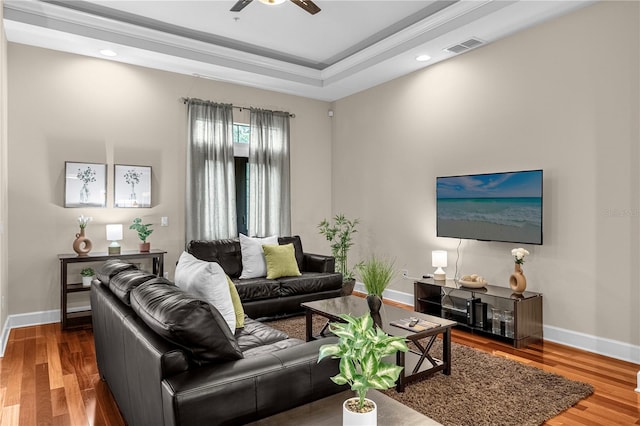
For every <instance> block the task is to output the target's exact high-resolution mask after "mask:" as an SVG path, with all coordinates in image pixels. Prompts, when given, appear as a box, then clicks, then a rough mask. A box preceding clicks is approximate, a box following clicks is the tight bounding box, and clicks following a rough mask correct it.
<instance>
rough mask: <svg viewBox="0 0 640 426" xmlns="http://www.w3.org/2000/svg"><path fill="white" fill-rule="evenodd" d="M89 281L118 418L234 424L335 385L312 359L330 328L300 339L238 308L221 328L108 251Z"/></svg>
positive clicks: (102, 362)
mask: <svg viewBox="0 0 640 426" xmlns="http://www.w3.org/2000/svg"><path fill="white" fill-rule="evenodd" d="M98 281H99V282H96V283H94V285H93V286H92V288H91V307H92V310H93V333H94V338H95V347H96V358H97V362H98V369H99V372H100V375H101V377H102V378H103V379H104V380H105V381H106V382H107V384H108V385H109V388H110V389H111V392H112V394H113V396H114V398H115V400H116V402H117V404H118V407H119V408H120V411H121V413H122V415H123V416H124V418H125V420H126V422H127V424H129V425H132V426H136V425H144V426H147V425H154V426H156V425H165V426H174V425H194V426H195V425H219V424H244V423H247V422H250V421H253V420H256V419H260V418H263V417H266V416H269V415H272V414H274V413H277V412H280V411H284V410H288V409H291V408H293V407H296V406H298V405H301V404H305V403H307V402H310V401H313V400H316V399H319V398H322V397H325V396H327V395H330V394H333V393H336V392H339V391H341V390H343V388H342V387H339V386H337V385H335V384H334V383H333V382H332V381H331V380H330V379H329V377H331V376H334V375H336V374H337V373H338V370H339V367H338V360H333V359H326V360H323V361H322V362H320V363H318V362H317V359H318V349H319V347H320V346H321V345H322V344H325V343H330V342H332V341H335V340H334V339H335V338H328V339H322V340H317V341H313V342H306V343H305V342H303V341H301V340H298V339H290V338H288V337H287V336H286V335H285V334H284V333H282V332H280V331H278V330H275V329H273V328H272V327H269V326H268V325H267V324H265V323H262V322H258V321H254V320H252V319H250V318H245V326H244V328H242V329H237V330H236V332H235V335H233V334H232V333H231V331H230V330H229V328H228V326H226V323H225V322H224V319H222V317H221V315H220V313H219V312H218V311H217V310H216V309H215V308H213V307H212V306H210V305H209V304H208V303H207V302H205V301H202V300H198V299H196V298H194V297H192V296H190V295H189V294H187V293H185V292H184V291H183V290H181V289H180V288H178V287H176V286H175V285H174V284H173V283H171V282H170V281H168V280H166V279H163V278H158V277H155V276H153V275H151V274H148V273H146V272H143V271H140V270H138V269H137V268H135V266H133V265H131V264H128V263H124V262H120V261H117V260H110V261H108V262H106V263H105V264H104V265H103V266H102V268H101V269H100V270H99V272H98Z"/></svg>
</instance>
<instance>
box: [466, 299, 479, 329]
mask: <svg viewBox="0 0 640 426" xmlns="http://www.w3.org/2000/svg"><path fill="white" fill-rule="evenodd" d="M477 302H480V299H478V298H469V299H467V324H468V325H473V323H474V321H475V314H474V311H475V305H476V303H477Z"/></svg>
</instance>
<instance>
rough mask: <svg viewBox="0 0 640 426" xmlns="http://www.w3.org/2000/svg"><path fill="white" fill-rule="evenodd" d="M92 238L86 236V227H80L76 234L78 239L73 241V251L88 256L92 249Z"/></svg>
mask: <svg viewBox="0 0 640 426" xmlns="http://www.w3.org/2000/svg"><path fill="white" fill-rule="evenodd" d="M91 247H92V246H91V240H90V239H88V238H87V237H85V236H84V228H80V233H79V234H76V239H75V240H74V241H73V251H75V252H76V253H78V256H86V255H88V254H89V252H90V251H91Z"/></svg>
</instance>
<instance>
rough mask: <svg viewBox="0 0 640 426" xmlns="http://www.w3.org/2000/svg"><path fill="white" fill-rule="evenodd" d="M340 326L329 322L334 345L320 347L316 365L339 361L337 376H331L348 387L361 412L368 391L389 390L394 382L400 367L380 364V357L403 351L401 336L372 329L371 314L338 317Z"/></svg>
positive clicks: (336, 381)
mask: <svg viewBox="0 0 640 426" xmlns="http://www.w3.org/2000/svg"><path fill="white" fill-rule="evenodd" d="M340 318H342V319H343V320H344V321H346V322H344V323H331V324H330V327H329V329H330V330H331V332H332V333H333V334H335V335H336V336H338V343H335V344H329V345H323V346H321V347H320V352H319V355H318V362H320V360H322V359H323V358H325V357H329V356H330V357H332V358H340V373H339V374H337V375H335V376H333V377H331V380H332V381H333V382H334V383H336V384H338V385H344V384H349V385H350V386H351V390H352V391H355V392H356V394H357V395H358V400H359V401H358V407H359V408H360V409H362V407H363V406H364V402H365V401H364V399H365V397H366V396H367V392H368V391H369V389H380V390H384V389H389V388H390V387H393V386H394V385H395V383H396V380H398V376H399V375H400V372H401V371H402V367H399V366H397V365H396V364H394V363H389V362H383V361H382V359H383V358H384V357H387V356H390V355H394V354H395V353H396V352H398V351H401V352H407V350H408V347H407V343H406V340H405V338H404V337H395V336H389V335H388V334H387V333H385V332H384V331H383V330H382V329H381V328H379V327H374V323H373V319H372V318H371V315H370V314H368V313H366V314H364V315H362V316H361V317H353V316H351V315H347V314H342V315H340Z"/></svg>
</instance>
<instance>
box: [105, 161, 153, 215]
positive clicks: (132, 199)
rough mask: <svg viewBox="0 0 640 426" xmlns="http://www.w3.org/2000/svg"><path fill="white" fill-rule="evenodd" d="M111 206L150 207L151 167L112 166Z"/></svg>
mask: <svg viewBox="0 0 640 426" xmlns="http://www.w3.org/2000/svg"><path fill="white" fill-rule="evenodd" d="M113 175H114V179H113V182H114V185H113V188H114V196H113V206H114V207H124V208H146V207H151V166H132V165H127V164H116V165H114V171H113Z"/></svg>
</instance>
